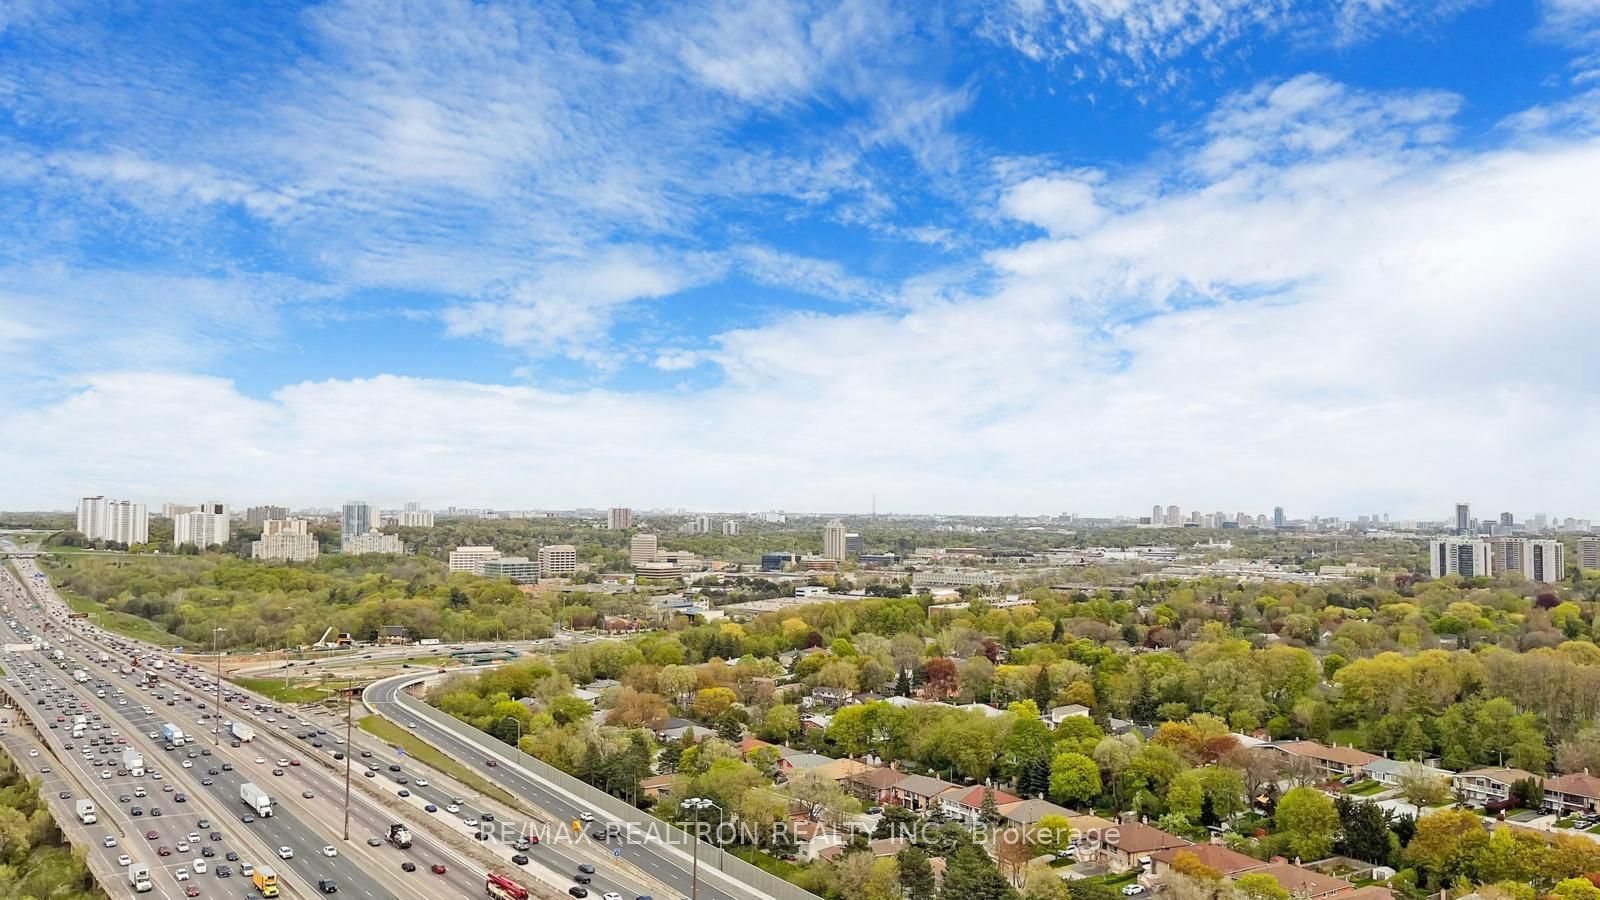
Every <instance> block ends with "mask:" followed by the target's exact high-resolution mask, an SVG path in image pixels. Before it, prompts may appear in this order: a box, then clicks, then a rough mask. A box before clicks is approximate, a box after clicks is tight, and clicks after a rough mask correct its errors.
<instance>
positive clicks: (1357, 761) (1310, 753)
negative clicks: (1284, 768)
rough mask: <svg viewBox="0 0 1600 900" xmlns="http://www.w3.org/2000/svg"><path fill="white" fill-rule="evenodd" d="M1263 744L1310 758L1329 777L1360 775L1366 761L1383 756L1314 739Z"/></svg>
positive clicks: (1303, 757) (1281, 751) (1373, 760)
mask: <svg viewBox="0 0 1600 900" xmlns="http://www.w3.org/2000/svg"><path fill="white" fill-rule="evenodd" d="M1265 746H1267V747H1269V748H1271V749H1273V750H1277V751H1279V752H1280V753H1283V754H1286V755H1288V756H1292V757H1297V758H1300V759H1306V760H1310V761H1311V762H1312V763H1313V764H1314V765H1316V767H1317V768H1318V770H1320V771H1321V772H1322V773H1323V774H1324V775H1327V776H1328V777H1330V778H1343V777H1345V776H1346V775H1352V776H1356V775H1360V774H1361V772H1362V769H1363V767H1365V766H1366V765H1367V763H1372V762H1377V761H1378V760H1380V759H1382V758H1383V757H1381V756H1374V755H1372V754H1371V753H1368V752H1366V751H1365V750H1357V749H1356V748H1354V747H1340V746H1339V745H1337V744H1335V745H1334V746H1332V747H1328V746H1325V745H1323V744H1319V743H1317V742H1316V741H1281V742H1278V743H1272V744H1267V745H1265Z"/></svg>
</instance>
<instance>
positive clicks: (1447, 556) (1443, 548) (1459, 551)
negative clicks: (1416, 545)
mask: <svg viewBox="0 0 1600 900" xmlns="http://www.w3.org/2000/svg"><path fill="white" fill-rule="evenodd" d="M1428 571H1429V573H1430V574H1431V575H1432V576H1433V577H1434V578H1443V577H1444V576H1446V575H1460V576H1462V577H1463V578H1472V577H1475V576H1479V575H1492V574H1494V548H1493V547H1492V546H1490V544H1489V542H1488V541H1472V540H1456V539H1453V538H1435V539H1434V540H1432V541H1429V542H1428Z"/></svg>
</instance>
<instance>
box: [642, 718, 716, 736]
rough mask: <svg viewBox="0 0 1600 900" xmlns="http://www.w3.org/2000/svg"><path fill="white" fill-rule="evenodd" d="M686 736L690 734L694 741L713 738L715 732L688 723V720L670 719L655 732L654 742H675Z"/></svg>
mask: <svg viewBox="0 0 1600 900" xmlns="http://www.w3.org/2000/svg"><path fill="white" fill-rule="evenodd" d="M686 734H692V735H694V737H695V740H700V739H701V738H707V737H715V736H716V731H715V730H713V729H710V728H706V727H704V726H701V725H696V724H695V723H693V722H691V721H689V720H688V719H678V718H672V719H668V720H667V721H666V722H664V723H662V726H661V730H660V731H657V732H656V740H659V741H677V740H682V739H683V736H684V735H686Z"/></svg>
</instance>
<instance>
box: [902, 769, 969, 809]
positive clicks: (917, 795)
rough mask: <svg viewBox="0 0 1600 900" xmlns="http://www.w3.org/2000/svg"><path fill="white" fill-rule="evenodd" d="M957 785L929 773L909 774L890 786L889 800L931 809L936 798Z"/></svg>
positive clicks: (914, 807) (906, 806)
mask: <svg viewBox="0 0 1600 900" xmlns="http://www.w3.org/2000/svg"><path fill="white" fill-rule="evenodd" d="M953 787H955V785H953V784H951V783H950V782H948V781H945V780H943V779H940V778H934V777H932V776H929V775H907V776H906V777H904V778H902V779H900V780H899V781H897V782H895V784H894V786H893V787H891V788H889V802H890V803H893V804H894V805H896V806H903V807H905V808H906V809H911V810H924V809H931V808H932V807H933V805H934V798H935V797H937V796H939V795H940V794H942V793H944V792H945V791H947V790H949V789H950V788H953Z"/></svg>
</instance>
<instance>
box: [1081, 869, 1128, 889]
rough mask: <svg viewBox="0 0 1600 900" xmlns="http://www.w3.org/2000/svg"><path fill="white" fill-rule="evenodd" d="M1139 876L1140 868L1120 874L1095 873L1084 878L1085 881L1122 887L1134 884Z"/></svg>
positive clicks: (1109, 886) (1110, 886)
mask: <svg viewBox="0 0 1600 900" xmlns="http://www.w3.org/2000/svg"><path fill="white" fill-rule="evenodd" d="M1138 877H1139V870H1138V869H1133V870H1130V871H1127V872H1123V873H1122V874H1120V875H1094V876H1091V877H1089V878H1085V879H1083V881H1087V882H1091V883H1094V884H1103V885H1105V886H1106V887H1108V888H1119V887H1122V886H1123V885H1125V884H1132V883H1133V882H1134V880H1135V879H1137V878H1138Z"/></svg>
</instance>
